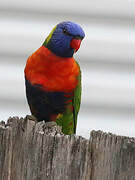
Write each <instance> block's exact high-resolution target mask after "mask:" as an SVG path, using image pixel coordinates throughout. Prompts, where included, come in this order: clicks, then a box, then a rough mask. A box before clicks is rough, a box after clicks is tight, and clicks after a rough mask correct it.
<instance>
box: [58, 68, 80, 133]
mask: <svg viewBox="0 0 135 180" xmlns="http://www.w3.org/2000/svg"><path fill="white" fill-rule="evenodd" d="M78 66H79V65H78ZM79 69H80V67H79ZM80 101H81V71H80V73H79V75H78V85H77V87H76V88H75V90H74V97H73V99H72V102H70V103H69V104H68V107H67V109H66V111H65V112H64V113H63V114H59V115H58V118H57V120H56V122H57V124H58V125H60V126H61V127H62V132H63V133H64V134H75V133H76V126H77V115H78V112H79V109H80Z"/></svg>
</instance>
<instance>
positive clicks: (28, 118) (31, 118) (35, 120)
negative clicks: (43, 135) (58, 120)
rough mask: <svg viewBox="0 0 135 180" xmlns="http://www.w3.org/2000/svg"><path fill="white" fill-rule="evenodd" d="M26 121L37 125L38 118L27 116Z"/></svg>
mask: <svg viewBox="0 0 135 180" xmlns="http://www.w3.org/2000/svg"><path fill="white" fill-rule="evenodd" d="M25 119H26V120H30V121H34V122H35V123H37V122H38V120H37V118H36V117H35V116H33V115H27V116H26V117H25Z"/></svg>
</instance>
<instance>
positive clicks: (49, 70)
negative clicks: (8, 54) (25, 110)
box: [25, 46, 79, 92]
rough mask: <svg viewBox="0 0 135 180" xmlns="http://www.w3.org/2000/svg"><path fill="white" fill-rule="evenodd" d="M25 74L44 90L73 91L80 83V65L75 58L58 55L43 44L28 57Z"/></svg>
mask: <svg viewBox="0 0 135 180" xmlns="http://www.w3.org/2000/svg"><path fill="white" fill-rule="evenodd" d="M25 75H26V77H27V79H28V80H29V81H30V82H31V83H32V84H40V85H42V87H43V89H44V90H47V91H63V92H71V91H73V90H74V89H75V87H76V86H77V84H78V80H77V77H78V75H79V67H78V65H77V63H76V62H75V60H74V59H73V58H61V57H58V56H56V55H54V54H53V53H51V52H50V51H49V50H48V49H47V48H45V47H44V46H42V47H40V48H39V49H38V50H37V51H36V52H35V53H34V54H32V55H31V56H30V57H29V58H28V60H27V64H26V67H25Z"/></svg>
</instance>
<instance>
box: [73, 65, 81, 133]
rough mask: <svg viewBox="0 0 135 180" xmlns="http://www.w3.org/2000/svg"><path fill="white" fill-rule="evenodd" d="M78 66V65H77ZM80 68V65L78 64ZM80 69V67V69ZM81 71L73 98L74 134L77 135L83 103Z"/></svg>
mask: <svg viewBox="0 0 135 180" xmlns="http://www.w3.org/2000/svg"><path fill="white" fill-rule="evenodd" d="M77 64H78V63H77ZM78 66H79V64H78ZM79 69H80V67H79ZM81 90H82V88H81V70H80V72H79V75H78V85H77V87H76V89H75V91H74V98H73V102H72V103H73V120H74V134H75V133H76V126H77V115H78V112H79V109H80V103H81Z"/></svg>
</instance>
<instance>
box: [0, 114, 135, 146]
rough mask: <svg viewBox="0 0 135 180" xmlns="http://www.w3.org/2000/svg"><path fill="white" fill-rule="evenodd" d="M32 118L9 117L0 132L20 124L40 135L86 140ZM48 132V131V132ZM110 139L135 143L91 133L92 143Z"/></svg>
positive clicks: (113, 135)
mask: <svg viewBox="0 0 135 180" xmlns="http://www.w3.org/2000/svg"><path fill="white" fill-rule="evenodd" d="M32 118H33V117H32V116H29V115H27V116H26V117H25V118H22V117H21V118H19V117H17V116H14V117H9V118H8V120H7V123H5V122H4V121H0V130H1V129H3V130H4V129H8V128H9V127H11V128H12V126H13V125H15V124H16V125H19V124H20V123H22V125H23V126H24V128H25V125H27V126H28V127H29V128H30V129H31V128H33V127H34V129H35V132H36V133H39V134H46V135H52V136H55V135H58V136H67V137H68V136H75V137H76V138H77V137H81V138H83V139H86V140H87V138H84V137H82V136H78V135H64V134H63V133H62V131H61V127H60V126H58V125H57V124H56V123H55V122H48V123H45V121H41V122H38V123H37V122H36V121H35V119H34V118H33V119H32ZM46 130H47V131H46ZM108 138H113V139H115V141H116V142H117V141H121V140H124V142H127V143H135V138H134V137H128V136H121V135H116V134H112V133H110V132H108V133H106V132H103V131H101V130H92V131H91V132H90V141H93V139H94V140H97V141H98V140H101V139H108Z"/></svg>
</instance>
